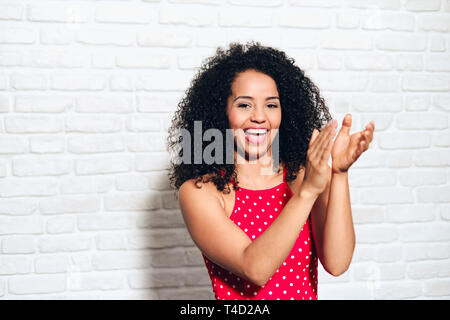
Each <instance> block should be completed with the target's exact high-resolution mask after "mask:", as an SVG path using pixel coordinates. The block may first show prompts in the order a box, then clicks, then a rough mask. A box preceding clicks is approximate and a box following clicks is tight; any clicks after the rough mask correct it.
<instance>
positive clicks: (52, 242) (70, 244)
mask: <svg viewBox="0 0 450 320" xmlns="http://www.w3.org/2000/svg"><path fill="white" fill-rule="evenodd" d="M91 243H92V239H91V238H89V237H86V236H81V235H70V236H67V235H58V236H51V237H43V238H40V239H39V251H40V252H42V253H53V252H75V251H85V250H89V249H90V248H91V246H92V245H91Z"/></svg>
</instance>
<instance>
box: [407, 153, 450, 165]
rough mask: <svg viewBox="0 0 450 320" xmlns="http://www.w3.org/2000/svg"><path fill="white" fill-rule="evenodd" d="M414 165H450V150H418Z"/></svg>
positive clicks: (415, 154)
mask: <svg viewBox="0 0 450 320" xmlns="http://www.w3.org/2000/svg"><path fill="white" fill-rule="evenodd" d="M414 165H416V166H417V167H442V166H449V165H450V152H449V151H447V150H433V149H429V150H426V151H420V152H419V151H418V152H415V153H414Z"/></svg>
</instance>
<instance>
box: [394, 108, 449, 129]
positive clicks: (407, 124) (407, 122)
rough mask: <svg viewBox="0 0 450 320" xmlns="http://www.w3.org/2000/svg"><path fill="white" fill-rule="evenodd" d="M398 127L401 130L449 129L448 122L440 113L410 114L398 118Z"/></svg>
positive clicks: (400, 115)
mask: <svg viewBox="0 0 450 320" xmlns="http://www.w3.org/2000/svg"><path fill="white" fill-rule="evenodd" d="M396 127H397V128H398V129H400V130H441V129H446V128H448V121H447V119H446V118H444V117H442V114H439V113H431V112H426V113H425V112H414V113H411V112H409V113H403V114H399V115H398V116H397V121H396Z"/></svg>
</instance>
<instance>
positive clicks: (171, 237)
mask: <svg viewBox="0 0 450 320" xmlns="http://www.w3.org/2000/svg"><path fill="white" fill-rule="evenodd" d="M185 237H186V229H185V228H183V229H171V230H167V229H156V230H152V231H150V232H145V233H143V232H140V233H139V234H133V233H131V234H129V235H128V236H127V238H128V245H129V247H130V249H148V248H150V249H157V248H171V247H177V246H182V245H184V242H185Z"/></svg>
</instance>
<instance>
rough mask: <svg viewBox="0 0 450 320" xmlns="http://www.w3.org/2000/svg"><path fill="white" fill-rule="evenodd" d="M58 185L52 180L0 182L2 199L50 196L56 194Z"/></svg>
mask: <svg viewBox="0 0 450 320" xmlns="http://www.w3.org/2000/svg"><path fill="white" fill-rule="evenodd" d="M57 187H58V183H57V181H56V180H53V179H34V178H27V179H5V180H0V195H1V196H2V197H23V196H25V197H32V196H52V195H56V193H57Z"/></svg>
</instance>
